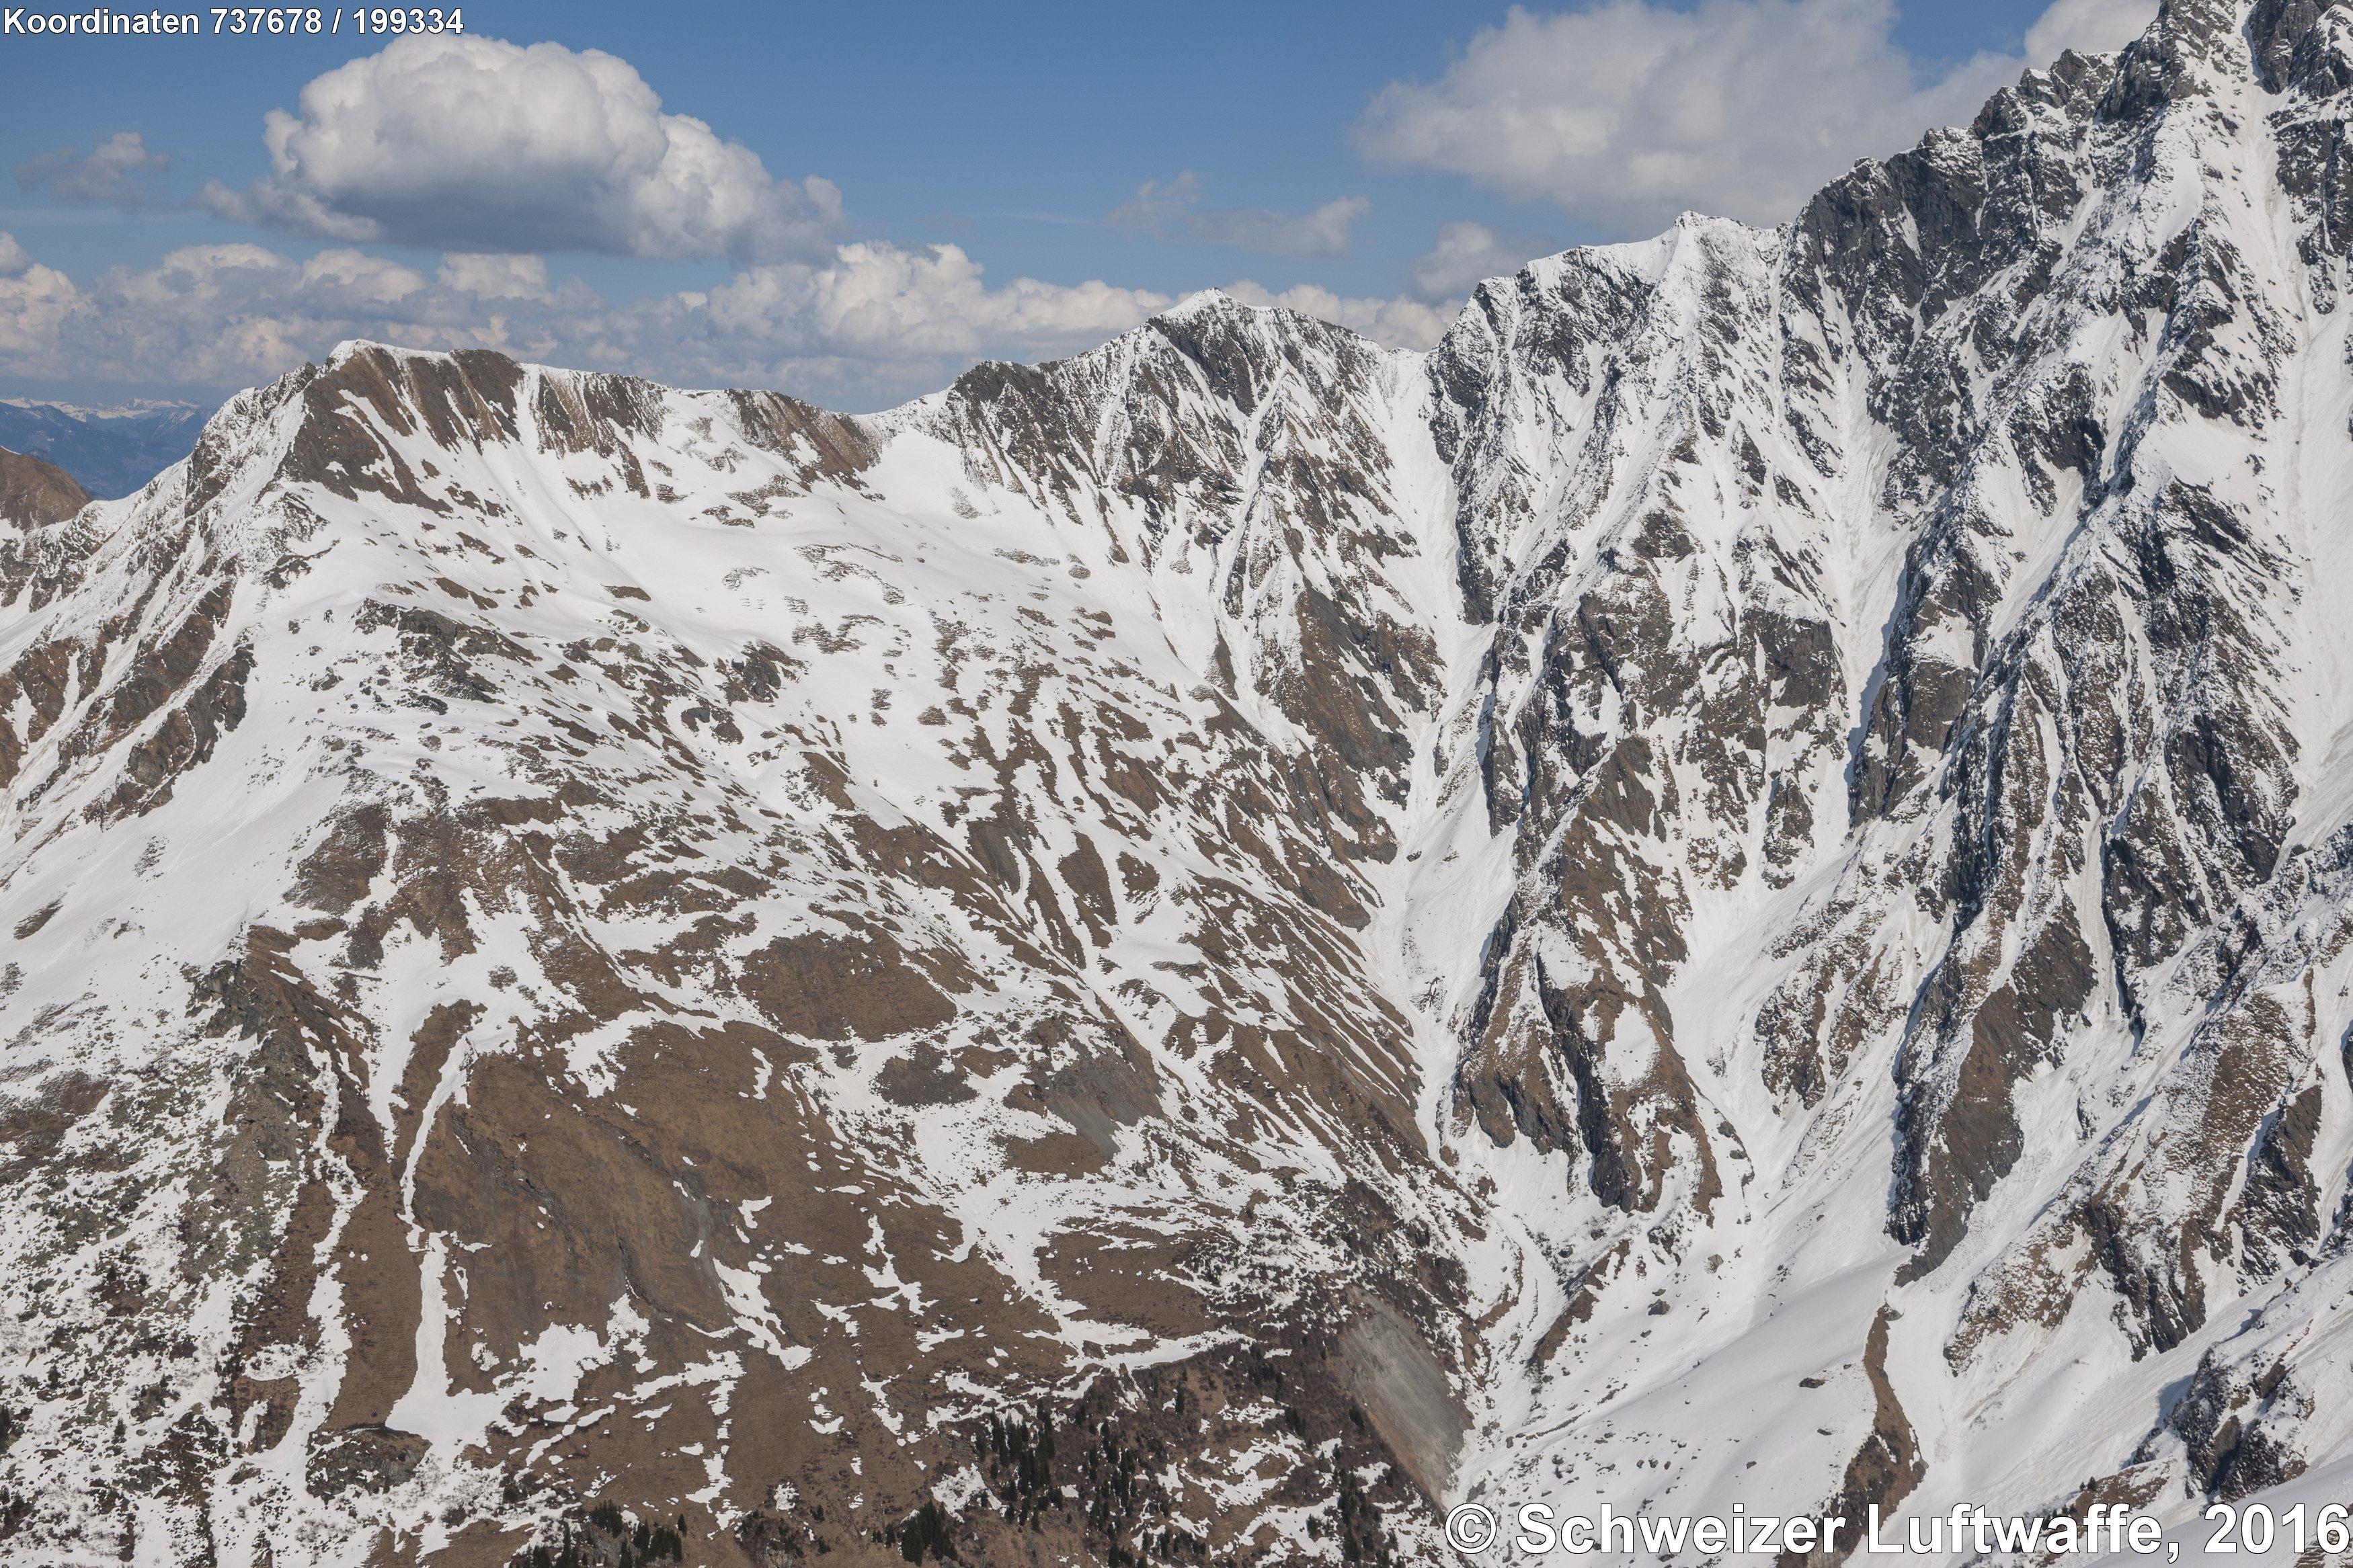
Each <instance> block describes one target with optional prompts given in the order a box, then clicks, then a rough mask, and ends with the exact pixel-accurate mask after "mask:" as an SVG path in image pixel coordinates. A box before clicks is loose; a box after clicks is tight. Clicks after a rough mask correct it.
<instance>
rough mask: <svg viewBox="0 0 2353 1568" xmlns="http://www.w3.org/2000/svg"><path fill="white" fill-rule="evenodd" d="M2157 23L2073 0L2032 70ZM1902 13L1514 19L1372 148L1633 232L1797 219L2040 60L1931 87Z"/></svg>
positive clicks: (1812, 3) (1807, 8)
mask: <svg viewBox="0 0 2353 1568" xmlns="http://www.w3.org/2000/svg"><path fill="white" fill-rule="evenodd" d="M2156 10H2157V5H2156V0H2058V4H2056V5H2052V7H2051V9H2050V10H2049V11H2048V12H2047V13H2046V14H2045V15H2044V16H2043V18H2042V21H2040V22H2038V23H2037V24H2036V26H2035V29H2034V31H2033V32H2032V33H2031V34H2030V36H2029V41H2030V48H2031V51H2033V52H2032V54H2031V63H2035V64H2046V63H2048V61H2049V59H2050V58H2052V57H2054V56H2055V55H2056V54H2057V53H2058V50H2059V49H2060V48H2061V47H2068V46H2073V47H2105V48H2113V47H2119V46H2121V45H2122V44H2124V43H2126V42H2128V41H2129V40H2130V38H2131V37H2132V36H2133V34H2134V32H2135V31H2137V25H2139V26H2145V25H2146V24H2147V21H2148V19H2149V18H2150V17H2151V16H2154V15H2155V14H2156ZM1894 16H1895V11H1894V5H1893V3H1892V0H1701V4H1699V5H1695V6H1694V7H1691V8H1690V9H1687V10H1679V9H1672V8H1670V7H1669V6H1667V5H1663V4H1652V3H1648V0H1606V3H1605V4H1600V5H1592V6H1589V7H1588V8H1586V9H1582V10H1577V11H1569V12H1564V13H1560V14H1557V15H1550V16H1546V15H1539V14H1537V13H1535V12H1532V11H1528V10H1525V9H1523V8H1520V7H1518V6H1514V8H1513V9H1512V11H1511V12H1510V13H1509V15H1508V16H1506V17H1505V18H1504V23H1503V25H1502V26H1496V27H1490V28H1487V29H1484V30H1483V31H1482V32H1480V33H1479V34H1477V35H1476V36H1475V37H1473V38H1472V41H1471V44H1470V46H1469V47H1468V48H1466V49H1465V50H1464V51H1463V54H1462V56H1461V58H1460V59H1457V60H1456V61H1454V62H1453V63H1452V64H1451V65H1450V66H1449V67H1448V68H1447V69H1446V70H1445V72H1444V73H1443V74H1442V75H1441V76H1440V78H1439V79H1438V80H1437V81H1435V82H1430V83H1423V82H1393V83H1391V84H1390V85H1389V86H1388V87H1386V88H1384V89H1381V91H1380V92H1379V93H1378V94H1377V95H1376V96H1375V98H1374V100H1373V102H1372V104H1371V105H1370V106H1369V108H1368V109H1367V110H1366V114H1365V116H1364V118H1363V120H1362V121H1359V122H1358V125H1357V128H1356V133H1357V138H1358V142H1359V144H1360V145H1361V147H1362V148H1363V149H1364V151H1365V152H1366V153H1368V154H1370V155H1371V156H1373V157H1375V158H1377V159H1378V160H1381V161H1383V162H1386V163H1395V164H1406V165H1415V166H1420V167H1427V168H1436V169H1444V170H1451V171H1452V172H1454V173H1457V174H1467V175H1470V176H1471V177H1472V179H1474V180H1477V181H1478V182H1479V183H1481V184H1484V185H1487V186H1489V187H1491V188H1493V189H1495V190H1498V191H1501V192H1503V193H1504V195H1509V196H1514V197H1516V198H1520V199H1523V200H1531V199H1546V200H1550V201H1552V202H1555V203H1556V204H1558V205H1560V206H1561V207H1562V208H1563V209H1565V210H1566V211H1567V212H1570V213H1573V214H1575V215H1577V216H1580V217H1584V218H1588V219H1590V220H1593V221H1595V222H1598V223H1600V224H1603V225H1605V226H1609V227H1610V228H1612V229H1615V230H1617V231H1619V232H1622V233H1647V232H1650V231H1652V230H1655V229H1657V228H1660V227H1662V226H1664V225H1665V224H1667V223H1668V222H1670V221H1672V218H1673V216H1674V215H1675V214H1676V213H1677V212H1678V211H1681V210H1683V209H1686V208H1697V209H1699V210H1701V211H1704V212H1708V213H1712V214H1715V215H1718V216H1727V217H1736V218H1743V219H1746V220H1748V221H1750V222H1757V223H1778V222H1781V221H1783V220H1785V219H1787V218H1788V217H1790V216H1794V215H1795V214H1796V212H1797V211H1798V209H1799V205H1801V204H1802V203H1803V202H1804V201H1805V200H1806V198H1807V197H1808V196H1809V195H1811V194H1812V193H1813V192H1814V191H1815V190H1816V189H1818V188H1820V186H1821V185H1822V184H1825V183H1826V182H1827V181H1829V180H1831V178H1834V177H1835V176H1837V175H1838V174H1841V173H1842V172H1844V171H1845V170H1846V168H1847V167H1848V166H1849V165H1851V164H1852V162H1853V161H1854V160H1855V159H1856V158H1858V157H1862V156H1867V155H1884V154H1885V153H1891V152H1894V151H1895V150H1897V149H1899V148H1902V147H1906V146H1909V145H1911V144H1912V143H1913V142H1915V141H1916V140H1917V139H1918V138H1919V135H1920V133H1921V132H1923V131H1925V130H1926V129H1928V128H1929V127H1930V126H1934V125H1946V124H1956V123H1959V124H1966V123H1967V122H1968V121H1970V120H1971V119H1973V118H1975V116H1976V113H1977V110H1978V106H1979V105H1980V104H1981V103H1982V102H1983V101H1984V100H1985V99H1986V98H1987V97H1989V95H1990V94H1991V93H1992V92H1993V91H1994V90H1995V89H1998V88H2000V87H2001V86H2003V85H2005V84H2006V83H2008V82H2010V81H2012V80H2014V79H2016V78H2017V75H2018V73H2019V72H2020V71H2021V69H2022V68H2024V67H2025V66H2026V65H2027V64H2029V63H2030V59H2028V58H2018V57H2015V56H1996V55H1979V56H1978V57H1977V58H1973V59H1971V60H1969V61H1968V62H1966V63H1964V64H1962V65H1960V66H1957V67H1956V68H1952V69H1951V70H1949V71H1947V72H1946V73H1945V74H1943V75H1942V76H1940V77H1937V78H1936V79H1931V80H1926V81H1922V80H1918V79H1916V73H1915V65H1914V62H1913V61H1912V59H1911V58H1909V57H1908V56H1907V55H1906V54H1905V52H1904V51H1903V49H1901V48H1900V47H1897V45H1896V44H1895V42H1894V38H1893V37H1892V35H1891V31H1890V29H1891V27H1892V26H1893V24H1894ZM2046 51H2047V52H2046Z"/></svg>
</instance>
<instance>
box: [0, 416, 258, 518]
mask: <svg viewBox="0 0 2353 1568" xmlns="http://www.w3.org/2000/svg"><path fill="white" fill-rule="evenodd" d="M210 412H211V410H209V409H206V408H203V407H200V406H198V405H195V404H193V403H154V402H150V401H148V400H146V399H144V398H142V399H140V400H139V401H137V402H133V403H126V404H123V405H121V406H119V407H114V408H82V407H78V406H76V405H73V404H69V403H35V402H31V401H28V400H26V399H24V398H14V397H10V398H0V447H8V448H10V449H11V450H14V451H18V452H30V453H32V454H33V455H34V456H35V457H37V458H46V459H47V461H49V462H51V463H54V464H56V465H57V466H58V468H63V469H64V470H65V471H66V472H67V473H69V474H70V475H72V476H73V478H74V480H75V482H76V483H78V484H79V485H80V486H81V488H82V489H86V490H88V491H89V492H90V494H91V495H93V496H96V497H98V498H99V499H100V500H116V499H118V498H120V497H122V496H127V495H129V494H131V493H132V491H133V490H136V489H139V487H140V486H142V485H143V484H145V483H146V482H147V481H148V480H150V479H153V478H154V477H155V476H156V475H157V474H160V473H162V472H163V471H164V469H165V468H170V467H171V466H172V465H173V464H174V463H176V462H178V461H179V460H180V459H181V458H185V457H186V456H187V455H188V452H189V450H190V449H191V448H192V447H195V444H196V435H197V433H198V432H199V431H201V430H202V429H203V428H204V425H205V419H206V416H207V415H208V414H209V413H210Z"/></svg>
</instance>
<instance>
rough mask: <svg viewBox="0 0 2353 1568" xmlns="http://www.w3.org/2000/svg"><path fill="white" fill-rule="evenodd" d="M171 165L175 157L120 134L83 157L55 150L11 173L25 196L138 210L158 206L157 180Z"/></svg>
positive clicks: (75, 152)
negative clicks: (40, 194)
mask: <svg viewBox="0 0 2353 1568" xmlns="http://www.w3.org/2000/svg"><path fill="white" fill-rule="evenodd" d="M171 166H172V159H171V155H170V154H169V153H150V152H149V151H147V142H146V139H145V138H144V137H142V136H141V135H140V133H139V132H136V131H118V132H115V133H114V134H113V135H111V136H110V137H108V138H107V139H106V140H105V141H103V142H98V143H96V144H95V145H93V146H92V147H91V148H90V151H88V152H86V153H85V152H83V151H82V150H81V149H80V148H79V147H57V148H52V149H51V150H50V151H48V152H47V153H35V154H34V155H33V156H32V157H30V158H27V159H26V160H25V161H24V162H23V163H18V164H17V165H16V167H15V168H14V169H13V170H12V171H11V172H12V173H13V174H16V187H17V189H19V190H22V191H28V192H29V191H37V190H44V189H46V190H47V192H48V193H49V195H53V196H55V197H56V198H57V199H58V200H59V201H61V202H112V203H114V204H115V205H117V206H122V207H139V206H145V205H149V204H150V203H153V202H155V201H159V200H161V199H162V197H163V192H162V190H161V189H160V188H159V187H158V186H157V185H156V184H155V182H154V176H155V175H157V174H162V173H163V172H164V170H166V169H168V168H170V167H171Z"/></svg>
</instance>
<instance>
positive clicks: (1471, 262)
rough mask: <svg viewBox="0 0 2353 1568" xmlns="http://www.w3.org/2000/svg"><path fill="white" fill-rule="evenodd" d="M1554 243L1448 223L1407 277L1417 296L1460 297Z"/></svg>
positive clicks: (1475, 225)
mask: <svg viewBox="0 0 2353 1568" xmlns="http://www.w3.org/2000/svg"><path fill="white" fill-rule="evenodd" d="M1557 248H1558V247H1556V246H1555V245H1554V244H1553V243H1552V242H1551V241H1550V240H1546V239H1538V238H1536V237H1535V236H1533V235H1525V234H1509V233H1506V232H1504V230H1501V229H1494V228H1490V227H1488V226H1486V225H1485V224H1483V223H1469V222H1463V223H1450V224H1448V225H1446V226H1444V227H1443V228H1440V230H1439V231H1438V241H1437V243H1436V244H1434V245H1432V246H1431V247H1430V251H1429V253H1428V254H1427V255H1425V256H1423V257H1421V258H1419V259H1418V260H1416V261H1415V262H1414V264H1413V267H1412V268H1411V270H1410V271H1409V272H1408V274H1407V278H1408V279H1409V281H1410V282H1411V283H1412V285H1413V292H1414V297H1415V298H1416V299H1418V300H1451V299H1460V298H1461V296H1462V295H1464V294H1466V293H1468V292H1469V291H1470V290H1471V289H1472V288H1474V287H1475V286H1477V285H1478V284H1480V283H1482V282H1483V281H1485V280H1486V279H1490V278H1502V277H1506V276H1508V275H1510V274H1512V273H1514V272H1517V271H1518V270H1519V269H1520V267H1521V265H1522V264H1523V263H1524V262H1525V261H1526V260H1527V259H1528V258H1531V257H1535V256H1546V255H1549V254H1551V252H1553V251H1554V250H1556V249H1557Z"/></svg>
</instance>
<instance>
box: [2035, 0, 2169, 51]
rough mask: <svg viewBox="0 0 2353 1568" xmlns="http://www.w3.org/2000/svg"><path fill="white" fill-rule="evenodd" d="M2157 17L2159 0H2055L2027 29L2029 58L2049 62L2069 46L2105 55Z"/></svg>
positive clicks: (2145, 27)
mask: <svg viewBox="0 0 2353 1568" xmlns="http://www.w3.org/2000/svg"><path fill="white" fill-rule="evenodd" d="M2156 18H2157V0H2056V4H2054V5H2052V7H2051V9H2049V10H2048V11H2045V12H2043V13H2042V16H2041V17H2040V18H2039V19H2038V20H2037V21H2036V22H2035V24H2034V26H2031V27H2029V28H2028V29H2026V58H2027V59H2028V60H2029V61H2030V62H2031V63H2032V64H2035V65H2048V64H2050V63H2051V62H2052V60H2055V59H2057V58H2059V57H2060V56H2061V55H2063V54H2064V53H2065V52H2066V51H2068V50H2069V49H2073V50H2074V51H2076V52H2077V53H2078V54H2086V55H2093V54H2104V53H2105V52H2107V51H2108V50H2110V49H2120V48H2122V47H2125V45H2126V44H2128V43H2130V42H2132V41H2133V40H2134V39H2135V38H2137V37H2140V35H2141V34H2142V33H2144V32H2146V31H2147V28H2148V25H2149V23H2150V22H2152V21H2154V20H2156Z"/></svg>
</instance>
